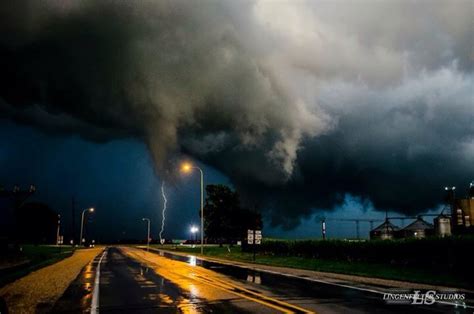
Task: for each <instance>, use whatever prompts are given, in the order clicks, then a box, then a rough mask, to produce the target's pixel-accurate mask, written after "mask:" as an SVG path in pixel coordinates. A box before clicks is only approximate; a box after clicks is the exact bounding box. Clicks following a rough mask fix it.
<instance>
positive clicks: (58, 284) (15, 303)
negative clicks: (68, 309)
mask: <svg viewBox="0 0 474 314" xmlns="http://www.w3.org/2000/svg"><path fill="white" fill-rule="evenodd" d="M103 249H104V248H92V249H81V250H77V251H76V252H75V253H74V254H73V255H72V256H71V257H68V258H66V259H64V260H61V261H60V262H58V263H55V264H53V265H50V266H47V267H44V268H42V269H39V270H37V271H34V272H32V273H30V274H29V275H27V276H25V277H22V278H20V279H18V280H16V281H15V282H12V283H10V284H8V285H6V286H5V287H3V288H1V289H0V297H2V298H3V299H4V300H5V302H6V304H7V306H8V310H9V312H10V313H35V312H47V310H48V309H49V308H51V307H52V306H53V305H54V303H55V302H56V300H57V299H58V298H59V297H60V296H61V295H62V294H63V293H64V291H65V290H66V288H67V287H68V286H69V284H70V283H71V282H72V281H73V280H74V279H75V278H76V277H77V276H78V275H79V273H80V271H81V269H82V268H83V267H84V266H86V265H87V263H89V262H90V261H91V260H92V259H93V258H95V257H96V256H97V255H98V254H99V253H100V252H102V251H103Z"/></svg>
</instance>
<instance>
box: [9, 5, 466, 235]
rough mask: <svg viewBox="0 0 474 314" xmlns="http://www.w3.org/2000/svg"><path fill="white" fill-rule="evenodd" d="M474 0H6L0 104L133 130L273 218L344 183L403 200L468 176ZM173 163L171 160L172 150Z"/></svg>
mask: <svg viewBox="0 0 474 314" xmlns="http://www.w3.org/2000/svg"><path fill="white" fill-rule="evenodd" d="M473 12H474V11H473V7H472V2H471V1H452V2H446V1H416V2H415V1H414V2H410V1H399V2H398V1H396V2H395V1H394V2H376V1H373V2H370V1H369V2H364V3H362V4H360V3H359V4H357V5H356V4H354V3H352V2H349V1H347V2H344V1H342V2H337V3H331V2H314V1H298V2H297V3H290V2H271V1H237V2H235V1H220V2H214V1H199V2H197V1H194V2H190V1H179V0H178V1H140V2H125V1H100V2H98V1H67V2H64V1H59V0H47V1H42V2H39V1H27V0H19V1H10V2H5V3H2V4H1V5H0V68H1V69H2V70H1V72H0V117H3V118H6V119H10V120H14V121H16V122H19V123H24V124H28V125H33V126H36V127H38V128H40V129H42V130H43V131H45V132H50V133H52V134H58V133H71V134H79V135H81V136H83V137H84V138H86V139H89V140H92V141H98V142H105V141H109V140H112V139H117V138H127V137H130V138H138V139H140V140H142V141H143V142H144V143H146V145H147V147H148V149H149V151H150V154H151V155H152V158H153V160H154V164H155V169H156V171H157V173H158V174H159V175H164V174H165V172H166V169H169V168H170V167H172V166H173V160H176V158H179V156H180V155H181V154H186V155H191V156H192V157H193V158H195V159H198V160H200V161H202V162H204V163H207V164H209V165H211V166H213V167H215V168H216V169H218V170H220V171H221V172H223V173H224V174H226V175H227V176H228V177H229V178H230V179H231V181H232V182H233V183H234V184H235V185H236V186H237V187H238V188H239V189H240V190H241V191H242V193H243V199H244V201H246V202H247V203H248V204H249V205H250V206H257V207H259V208H261V209H262V210H263V211H264V213H265V215H266V216H267V217H269V218H270V219H271V222H272V224H273V225H278V226H282V227H284V228H293V227H294V226H296V225H297V224H298V222H299V221H300V219H301V218H302V217H309V216H310V215H311V214H312V213H314V211H317V210H318V209H330V208H334V207H335V206H338V205H340V204H341V203H342V202H343V200H344V195H347V194H350V195H353V196H354V197H356V198H358V199H360V200H361V204H364V203H371V204H373V206H374V207H375V208H376V209H378V210H385V209H389V210H395V211H398V212H400V213H415V212H421V211H424V210H426V209H430V208H433V207H434V206H436V205H437V204H438V203H440V202H441V200H442V195H441V193H442V189H441V188H442V187H443V186H444V185H446V184H449V185H460V186H462V185H463V184H464V185H466V184H468V183H469V182H470V180H471V179H472V178H473V177H474V110H473V109H474V103H473V98H474V96H473V83H474V80H473V62H474V52H473V48H472V47H473V37H472V29H473V26H474V25H473V21H474V16H473ZM173 167H174V166H173Z"/></svg>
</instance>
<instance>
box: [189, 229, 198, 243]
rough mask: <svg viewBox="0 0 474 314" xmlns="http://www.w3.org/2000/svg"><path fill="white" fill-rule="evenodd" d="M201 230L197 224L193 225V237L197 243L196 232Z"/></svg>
mask: <svg viewBox="0 0 474 314" xmlns="http://www.w3.org/2000/svg"><path fill="white" fill-rule="evenodd" d="M198 231H199V228H198V227H196V226H191V233H192V234H193V238H194V242H195V243H196V242H197V239H196V232H198Z"/></svg>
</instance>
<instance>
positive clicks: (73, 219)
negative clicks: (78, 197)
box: [71, 196, 76, 246]
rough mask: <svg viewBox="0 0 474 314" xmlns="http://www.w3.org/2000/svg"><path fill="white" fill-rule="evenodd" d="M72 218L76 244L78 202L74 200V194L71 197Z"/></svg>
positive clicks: (73, 239) (73, 235) (73, 238)
mask: <svg viewBox="0 0 474 314" xmlns="http://www.w3.org/2000/svg"><path fill="white" fill-rule="evenodd" d="M71 218H72V219H71V224H72V225H71V230H72V245H73V246H74V242H75V240H76V202H75V200H74V196H73V197H72V199H71Z"/></svg>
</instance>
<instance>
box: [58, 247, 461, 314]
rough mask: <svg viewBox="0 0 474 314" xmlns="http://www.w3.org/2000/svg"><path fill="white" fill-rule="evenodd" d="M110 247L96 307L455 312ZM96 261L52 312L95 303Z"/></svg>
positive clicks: (124, 309)
mask: <svg viewBox="0 0 474 314" xmlns="http://www.w3.org/2000/svg"><path fill="white" fill-rule="evenodd" d="M107 250H108V254H107V255H106V257H105V258H104V260H103V261H102V264H101V265H102V266H101V275H100V292H99V312H111V313H112V312H113V313H115V312H127V313H156V312H160V313H282V312H283V313H311V312H319V313H348V312H350V313H372V312H379V313H409V312H416V313H425V312H438V313H440V312H441V313H444V312H450V313H458V311H453V309H452V308H446V307H438V306H433V307H426V306H425V307H413V306H406V305H405V306H394V305H387V304H385V303H384V302H383V301H382V300H381V297H380V296H379V295H374V294H370V293H364V292H361V291H358V290H353V289H347V288H342V287H337V286H331V285H325V284H321V283H312V282H308V281H305V280H302V279H296V278H288V277H283V276H281V275H275V274H269V273H260V272H255V271H253V270H249V269H244V268H239V267H235V266H227V265H222V264H217V263H213V262H207V261H202V260H200V259H197V258H196V257H195V256H177V255H170V254H169V253H165V252H159V253H158V252H146V251H144V250H140V249H137V248H131V247H122V248H113V247H112V248H109V249H107ZM96 265H97V261H95V262H93V263H91V264H90V265H88V266H87V267H86V268H85V269H84V270H83V272H82V273H81V275H80V276H79V278H78V279H77V280H76V281H75V282H73V284H71V286H70V287H69V288H68V290H67V291H66V293H65V294H64V295H63V297H62V298H61V299H60V300H59V302H58V303H57V304H56V307H55V310H54V312H83V311H87V310H88V309H89V308H90V299H91V291H92V286H91V285H92V284H93V282H94V273H95V268H96ZM201 266H202V267H201ZM447 309H449V311H446V310H447ZM463 312H464V311H462V310H461V311H460V312H459V313H463Z"/></svg>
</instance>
